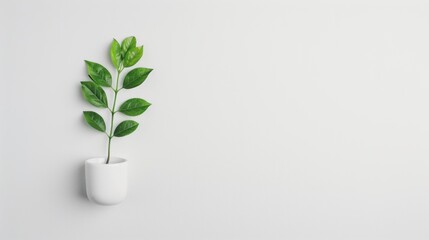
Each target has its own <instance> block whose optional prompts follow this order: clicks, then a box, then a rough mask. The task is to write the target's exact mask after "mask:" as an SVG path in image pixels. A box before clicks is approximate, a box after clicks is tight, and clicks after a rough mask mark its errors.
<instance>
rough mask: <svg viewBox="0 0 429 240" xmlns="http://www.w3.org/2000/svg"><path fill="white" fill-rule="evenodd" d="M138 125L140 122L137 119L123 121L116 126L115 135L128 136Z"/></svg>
mask: <svg viewBox="0 0 429 240" xmlns="http://www.w3.org/2000/svg"><path fill="white" fill-rule="evenodd" d="M138 126H139V124H138V123H137V122H136V121H133V120H126V121H123V122H121V123H120V124H119V125H118V126H117V127H116V129H115V132H114V133H113V135H114V136H115V137H123V136H126V135H128V134H130V133H132V132H134V131H135V130H136V129H137V127H138Z"/></svg>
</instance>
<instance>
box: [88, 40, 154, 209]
mask: <svg viewBox="0 0 429 240" xmlns="http://www.w3.org/2000/svg"><path fill="white" fill-rule="evenodd" d="M136 44H137V41H136V38H135V37H127V38H125V39H124V40H123V41H122V42H121V43H119V42H118V41H117V40H116V39H113V41H112V44H111V46H110V59H111V61H112V64H113V66H114V68H115V71H116V78H115V81H114V82H112V74H110V72H109V71H108V70H107V68H105V67H104V66H102V65H101V64H98V63H95V62H91V61H87V60H85V63H86V68H87V71H88V76H89V78H90V80H88V81H83V82H81V90H82V95H83V98H84V99H85V100H86V101H87V102H88V103H90V104H91V105H93V106H95V107H97V108H102V109H105V110H107V111H109V113H110V124H109V127H107V128H106V122H105V121H104V119H103V117H102V116H100V115H99V114H98V113H96V112H93V111H84V112H83V116H84V119H85V121H86V122H87V123H88V125H89V126H91V127H92V128H93V129H95V130H97V131H100V132H102V133H104V134H105V135H106V136H107V156H106V157H105V158H104V157H99V158H92V159H88V160H86V162H85V176H86V188H87V195H88V198H89V199H90V200H91V201H93V202H96V203H98V204H102V205H113V204H117V203H120V202H122V201H123V200H124V199H125V197H126V194H127V160H125V159H122V158H118V157H112V156H111V154H110V152H111V143H112V139H113V138H116V137H124V136H126V135H129V134H131V133H132V132H134V131H135V130H136V129H137V127H138V125H139V124H138V123H137V122H136V121H134V120H125V121H123V122H121V123H119V124H117V126H116V127H115V128H114V125H115V122H114V117H115V114H119V113H120V114H124V115H126V116H130V117H134V116H138V115H140V114H142V113H144V112H145V111H146V109H148V107H149V106H150V105H151V104H150V103H149V102H147V101H146V100H144V99H141V98H131V99H128V100H126V101H125V102H123V103H122V104H121V105H120V106H119V107H118V105H117V97H118V94H119V93H120V92H121V91H122V90H127V89H132V88H135V87H138V86H140V85H141V84H142V83H143V82H144V81H145V80H146V78H147V77H148V75H149V74H150V73H151V71H152V69H150V68H144V67H137V68H134V69H132V70H130V71H129V72H128V73H126V75H125V77H124V78H123V81H122V85H121V86H119V80H120V79H121V73H122V72H123V71H124V70H125V69H126V68H130V67H132V66H134V65H135V64H136V63H137V62H138V61H139V60H140V59H141V57H142V56H143V46H137V45H136ZM103 88H107V89H109V90H110V91H113V101H112V102H111V104H109V102H108V100H107V95H106V93H105V91H104V89H103Z"/></svg>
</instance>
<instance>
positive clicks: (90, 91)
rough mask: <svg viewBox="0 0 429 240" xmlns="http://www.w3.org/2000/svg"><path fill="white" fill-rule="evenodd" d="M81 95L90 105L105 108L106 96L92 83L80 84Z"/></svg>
mask: <svg viewBox="0 0 429 240" xmlns="http://www.w3.org/2000/svg"><path fill="white" fill-rule="evenodd" d="M80 83H81V85H82V95H83V97H84V98H85V99H86V101H88V102H89V103H91V104H92V105H94V106H96V107H99V108H107V96H106V93H105V92H104V90H103V89H102V88H101V87H100V86H98V85H97V84H95V83H93V82H89V81H86V82H80Z"/></svg>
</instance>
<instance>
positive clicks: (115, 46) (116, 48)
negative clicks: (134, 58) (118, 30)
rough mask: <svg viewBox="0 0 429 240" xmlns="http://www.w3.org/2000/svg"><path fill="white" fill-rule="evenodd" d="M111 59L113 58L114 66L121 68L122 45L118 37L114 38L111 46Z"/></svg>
mask: <svg viewBox="0 0 429 240" xmlns="http://www.w3.org/2000/svg"><path fill="white" fill-rule="evenodd" d="M110 59H111V60H112V63H113V66H115V68H116V69H119V68H120V66H121V64H122V54H121V45H119V43H118V41H116V39H113V42H112V45H111V46H110Z"/></svg>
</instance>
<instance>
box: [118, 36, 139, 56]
mask: <svg viewBox="0 0 429 240" xmlns="http://www.w3.org/2000/svg"><path fill="white" fill-rule="evenodd" d="M136 43H137V41H136V38H135V37H133V36H131V37H127V38H125V39H124V40H123V41H122V44H121V52H122V57H124V56H125V54H126V53H127V52H128V50H130V49H131V48H135V47H136Z"/></svg>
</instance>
